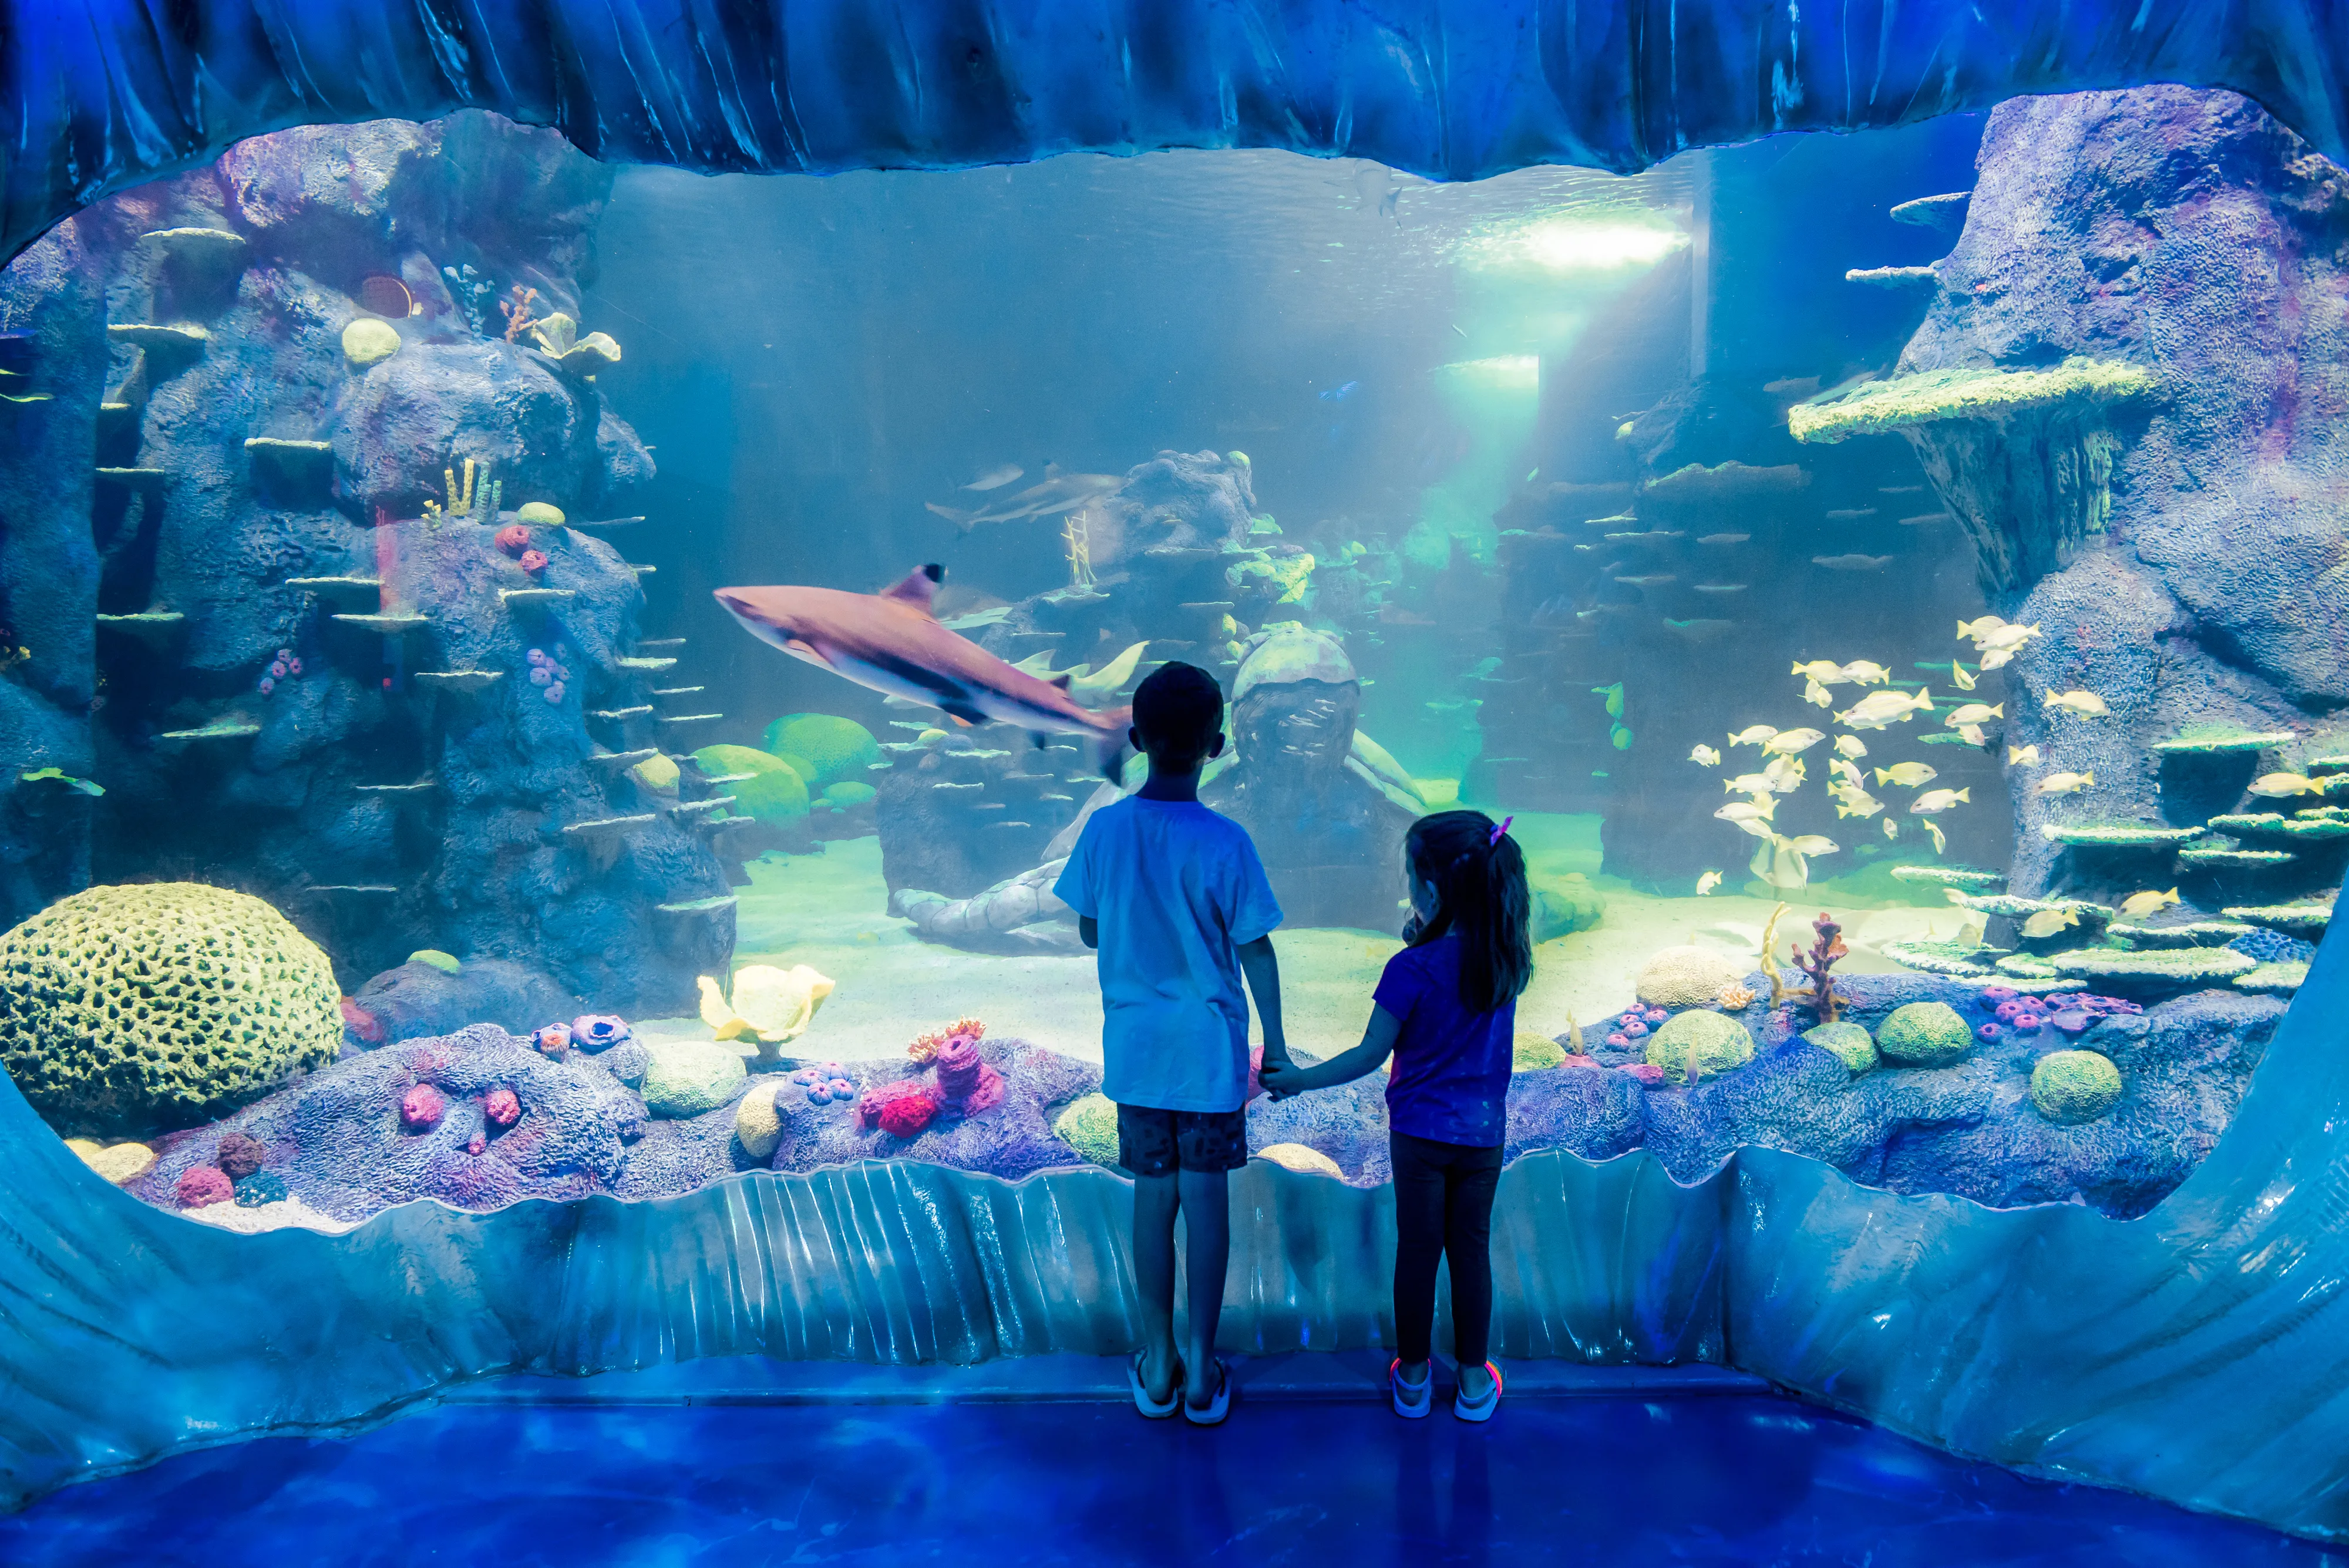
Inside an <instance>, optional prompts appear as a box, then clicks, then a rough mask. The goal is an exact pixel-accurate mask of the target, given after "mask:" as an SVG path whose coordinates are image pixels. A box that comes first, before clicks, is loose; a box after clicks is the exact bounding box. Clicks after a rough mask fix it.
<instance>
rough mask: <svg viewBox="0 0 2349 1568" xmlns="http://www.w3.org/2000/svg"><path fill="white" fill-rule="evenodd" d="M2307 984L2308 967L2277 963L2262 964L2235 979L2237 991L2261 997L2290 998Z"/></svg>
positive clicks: (2299, 964)
mask: <svg viewBox="0 0 2349 1568" xmlns="http://www.w3.org/2000/svg"><path fill="white" fill-rule="evenodd" d="M2307 983H2308V966H2307V965H2306V964H2304V963H2294V962H2291V961H2276V962H2272V963H2263V964H2261V965H2260V966H2259V967H2258V968H2257V969H2255V970H2252V971H2251V972H2250V973H2249V974H2239V975H2237V976H2236V977H2235V981H2234V984H2235V989H2236V990H2237V991H2250V992H2258V993H2259V994H2261V995H2262V996H2290V995H2291V994H2292V992H2295V991H2298V990H2299V989H2300V988H2301V987H2302V986H2303V985H2306V984H2307Z"/></svg>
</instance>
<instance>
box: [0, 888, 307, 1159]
mask: <svg viewBox="0 0 2349 1568" xmlns="http://www.w3.org/2000/svg"><path fill="white" fill-rule="evenodd" d="M337 1002H338V998H337V995H336V986H335V974H334V968H333V966H332V965H331V964H330V963H328V961H327V960H326V954H325V953H323V952H321V951H320V950H318V948H317V946H316V944H315V943H313V942H311V941H310V940H308V939H307V938H305V937H304V936H303V935H302V933H301V932H299V931H297V930H295V929H294V927H293V926H292V925H291V924H289V923H288V922H287V921H286V919H285V917H284V916H283V915H280V914H279V913H278V912H277V911H276V910H274V909H271V908H270V907H269V906H268V905H266V904H264V903H263V902H262V901H261V900H260V899H258V898H250V897H248V896H246V895H245V894H243V893H233V892H230V891H228V890H227V889H225V888H208V887H204V886H202V885H201V884H198V883H191V882H156V883H145V884H140V885H136V886H131V887H123V888H87V889H85V890H84V891H82V892H79V893H76V894H74V895H72V896H71V897H70V898H64V899H60V900H59V901H58V902H57V903H56V904H54V905H52V906H51V907H50V908H48V909H44V910H43V911H41V913H39V914H37V915H36V916H34V917H33V918H32V919H28V920H26V921H25V922H24V923H23V924H22V925H19V926H17V927H16V928H15V929H12V930H10V931H9V932H8V933H7V934H6V935H5V937H0V1066H5V1068H6V1069H7V1072H8V1075H9V1076H10V1077H11V1078H13V1079H14V1080H15V1081H16V1085H17V1087H18V1088H20V1089H22V1090H23V1091H24V1094H25V1097H26V1099H27V1100H29V1101H31V1102H32V1104H33V1106H35V1107H36V1109H38V1110H39V1111H40V1112H41V1114H42V1115H43V1116H47V1118H48V1119H49V1121H50V1123H51V1125H53V1126H55V1127H57V1128H58V1129H59V1130H60V1131H63V1132H67V1133H76V1134H80V1133H95V1134H99V1135H109V1136H114V1137H124V1136H141V1135H144V1134H146V1133H149V1132H152V1131H156V1130H159V1129H160V1128H163V1127H171V1126H173V1125H184V1124H185V1123H187V1122H190V1121H193V1120H197V1119H199V1118H201V1117H204V1116H219V1115H221V1114H222V1113H223V1112H226V1111H229V1110H232V1109H233V1108H235V1107H236V1106H240V1105H243V1103H244V1102H246V1101H248V1100H252V1099H254V1098H256V1097H258V1096H261V1095H263V1094H264V1093H266V1092H268V1091H269V1090H270V1089H272V1088H274V1087H275V1086H276V1085H278V1084H280V1083H282V1082H283V1081H285V1079H286V1078H288V1077H293V1076H298V1075H300V1074H301V1073H303V1072H304V1071H305V1070H306V1069H308V1068H311V1067H316V1066H319V1065H322V1064H325V1063H326V1062H329V1061H332V1060H333V1059H334V1056H335V1054H336V1050H337V1048H338V1047H339V1046H340V1044H341V1043H342V1037H343V1019H342V1014H341V1012H340V1009H339V1007H338V1005H337Z"/></svg>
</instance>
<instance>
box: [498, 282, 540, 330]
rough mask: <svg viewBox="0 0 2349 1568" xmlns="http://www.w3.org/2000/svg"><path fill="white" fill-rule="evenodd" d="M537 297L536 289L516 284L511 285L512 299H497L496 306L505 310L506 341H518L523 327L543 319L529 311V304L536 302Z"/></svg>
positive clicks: (535, 324)
mask: <svg viewBox="0 0 2349 1568" xmlns="http://www.w3.org/2000/svg"><path fill="white" fill-rule="evenodd" d="M537 299H538V290H536V289H534V288H526V287H524V286H523V285H521V284H516V285H514V286H513V298H512V300H511V301H507V300H503V299H501V300H499V301H498V308H499V309H500V310H502V311H503V312H505V317H506V341H507V342H509V343H513V342H518V341H520V340H521V337H522V335H523V331H524V329H526V328H528V327H535V326H537V325H538V324H539V322H540V321H542V320H543V319H544V317H537V316H533V315H532V314H531V313H530V307H531V306H532V305H533V304H534V303H536V302H537Z"/></svg>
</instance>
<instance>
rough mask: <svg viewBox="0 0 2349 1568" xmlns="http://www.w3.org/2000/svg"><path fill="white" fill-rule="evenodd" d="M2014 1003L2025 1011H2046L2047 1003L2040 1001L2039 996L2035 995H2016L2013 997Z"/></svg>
mask: <svg viewBox="0 0 2349 1568" xmlns="http://www.w3.org/2000/svg"><path fill="white" fill-rule="evenodd" d="M2014 1004H2015V1005H2016V1006H2017V1007H2020V1008H2021V1009H2023V1012H2046V1011H2047V1004H2046V1003H2045V1002H2042V1001H2040V1000H2039V998H2037V997H2035V996H2018V997H2016V998H2015V999H2014Z"/></svg>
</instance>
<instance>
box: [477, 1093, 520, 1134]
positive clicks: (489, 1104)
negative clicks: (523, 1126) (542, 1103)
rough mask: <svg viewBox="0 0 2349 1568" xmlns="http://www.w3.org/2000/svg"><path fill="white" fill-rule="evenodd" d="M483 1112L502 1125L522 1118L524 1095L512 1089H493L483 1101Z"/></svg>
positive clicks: (511, 1123) (509, 1124)
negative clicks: (519, 1094)
mask: <svg viewBox="0 0 2349 1568" xmlns="http://www.w3.org/2000/svg"><path fill="white" fill-rule="evenodd" d="M481 1114H482V1115H483V1116H487V1117H489V1118H490V1120H491V1121H492V1122H494V1123H496V1124H497V1125H498V1126H499V1127H512V1126H513V1125H514V1123H516V1122H518V1121H520V1120H522V1097H521V1096H518V1095H516V1094H515V1093H514V1092H513V1091H512V1089H492V1090H491V1091H490V1092H489V1096H488V1097H487V1098H485V1099H483V1100H482V1101H481Z"/></svg>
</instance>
